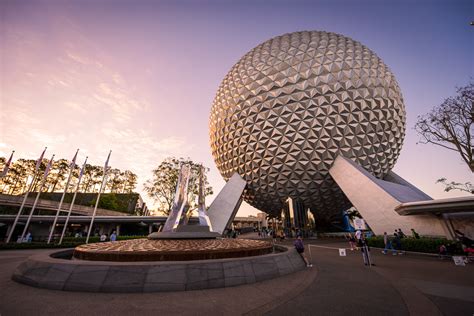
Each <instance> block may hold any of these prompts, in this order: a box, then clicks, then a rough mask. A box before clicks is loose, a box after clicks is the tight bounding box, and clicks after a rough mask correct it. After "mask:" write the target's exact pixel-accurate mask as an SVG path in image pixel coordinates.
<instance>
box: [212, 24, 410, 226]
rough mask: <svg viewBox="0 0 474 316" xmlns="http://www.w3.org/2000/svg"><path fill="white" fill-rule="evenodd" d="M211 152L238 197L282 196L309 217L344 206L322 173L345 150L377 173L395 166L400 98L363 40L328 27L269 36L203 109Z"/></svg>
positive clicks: (271, 208) (271, 203) (275, 207)
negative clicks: (207, 111) (235, 181)
mask: <svg viewBox="0 0 474 316" xmlns="http://www.w3.org/2000/svg"><path fill="white" fill-rule="evenodd" d="M209 125H210V143H211V149H212V155H213V157H214V160H215V162H216V165H217V168H218V169H219V171H220V173H221V174H222V176H223V177H224V178H225V179H226V180H227V179H228V178H230V177H231V176H232V175H233V173H234V172H238V173H239V174H240V175H241V176H242V177H243V178H244V179H245V180H246V181H247V189H246V192H245V195H244V199H245V200H246V201H247V202H248V203H249V204H251V205H253V206H254V207H256V208H258V209H260V210H262V211H264V212H267V213H274V214H279V213H280V211H281V209H282V207H283V205H284V203H285V201H286V199H287V198H288V197H292V198H294V199H295V198H296V199H300V200H301V201H303V203H304V205H305V206H306V207H309V208H311V210H312V211H313V213H314V214H315V216H316V218H318V216H319V217H321V216H322V217H325V218H326V219H327V220H331V217H333V216H334V215H336V214H337V215H340V212H341V211H342V210H343V209H344V208H347V207H348V206H350V203H349V201H348V200H347V198H346V197H345V196H344V194H343V193H342V191H341V190H340V188H339V187H338V186H337V184H336V183H335V182H334V181H333V180H332V178H331V176H330V175H329V172H328V171H329V169H330V167H331V165H332V164H333V162H334V160H335V158H336V157H337V156H338V155H339V154H342V155H343V156H345V157H347V158H350V159H352V160H354V161H356V162H357V163H358V164H359V165H361V166H362V167H364V168H365V169H366V170H368V171H369V172H371V173H372V174H373V175H375V176H376V177H378V178H382V177H384V176H385V175H386V174H387V173H388V172H389V171H390V170H391V169H392V167H393V166H394V164H395V162H396V160H397V158H398V155H399V153H400V149H401V147H402V143H403V138H404V136H405V107H404V104H403V98H402V95H401V92H400V88H399V87H398V84H397V82H396V80H395V77H394V75H393V74H392V73H391V72H390V70H389V68H388V67H387V66H386V65H385V64H384V63H383V62H382V60H381V59H380V58H379V57H377V55H375V53H374V52H372V51H371V50H370V49H368V48H367V47H365V46H364V45H362V44H361V43H359V42H356V41H354V40H352V39H350V38H348V37H345V36H342V35H339V34H335V33H328V32H319V31H311V32H295V33H290V34H285V35H282V36H277V37H275V38H272V39H270V40H268V41H266V42H264V43H262V44H260V45H258V46H257V47H255V48H254V49H252V50H251V51H250V52H248V53H247V54H245V55H244V56H243V57H242V58H241V59H240V60H239V61H238V62H237V63H236V64H235V65H234V66H233V67H232V69H231V70H230V71H229V73H228V74H227V75H226V76H225V78H224V80H223V81H222V83H221V85H220V87H219V90H218V91H217V94H216V97H215V99H214V102H213V105H212V110H211V116H210V124H209Z"/></svg>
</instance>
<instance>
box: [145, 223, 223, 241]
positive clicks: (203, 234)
mask: <svg viewBox="0 0 474 316" xmlns="http://www.w3.org/2000/svg"><path fill="white" fill-rule="evenodd" d="M217 237H221V234H219V233H216V232H211V231H210V229H209V226H201V225H180V226H178V227H177V229H176V231H175V232H156V233H151V234H150V235H148V239H216V238H217Z"/></svg>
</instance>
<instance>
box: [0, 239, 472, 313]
mask: <svg viewBox="0 0 474 316" xmlns="http://www.w3.org/2000/svg"><path fill="white" fill-rule="evenodd" d="M308 244H315V245H314V246H309V247H311V255H312V259H313V262H314V264H315V267H314V268H311V269H307V270H305V271H302V272H298V273H295V274H292V275H289V276H286V277H282V278H278V279H274V280H269V281H265V282H260V283H255V284H252V285H245V286H239V287H234V288H226V289H213V290H205V291H190V292H174V293H147V294H108V293H104V294H98V293H75V292H62V291H51V290H44V289H37V288H32V287H28V286H25V285H22V284H17V283H16V282H13V281H12V280H11V279H10V277H11V274H12V273H13V270H14V269H15V267H16V266H17V265H18V264H19V263H20V262H21V261H22V260H24V259H25V258H26V257H27V256H29V255H31V254H33V253H35V252H38V251H44V250H21V251H1V252H0V289H1V290H0V291H1V294H0V314H1V315H2V316H7V315H33V314H34V315H79V314H81V315H84V314H92V315H111V314H113V315H122V314H138V313H139V314H140V315H151V314H155V315H156V314H160V313H162V314H164V315H171V314H176V315H198V314H208V315H242V314H246V315H262V314H267V315H315V314H317V315H348V314H349V315H410V314H411V315H469V316H472V315H473V314H474V264H470V265H468V266H466V267H457V266H455V265H454V264H453V263H452V261H448V260H446V261H440V260H438V259H436V258H426V257H420V256H407V255H406V256H384V255H382V254H380V253H378V252H375V251H373V258H374V260H375V263H376V266H375V267H371V268H369V267H366V266H364V265H363V264H362V257H361V255H360V252H358V251H354V252H351V251H348V252H347V256H346V257H340V256H339V254H338V251H337V248H339V247H345V246H346V244H345V243H344V244H341V243H338V242H334V241H308V243H307V246H308ZM321 247H326V248H321ZM327 247H329V248H327ZM308 254H309V252H308Z"/></svg>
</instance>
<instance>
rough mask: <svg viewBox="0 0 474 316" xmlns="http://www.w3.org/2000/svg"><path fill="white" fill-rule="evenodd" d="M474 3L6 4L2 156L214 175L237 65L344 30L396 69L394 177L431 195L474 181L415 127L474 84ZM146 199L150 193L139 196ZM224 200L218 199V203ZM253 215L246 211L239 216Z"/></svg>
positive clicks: (145, 173) (1, 25)
mask: <svg viewBox="0 0 474 316" xmlns="http://www.w3.org/2000/svg"><path fill="white" fill-rule="evenodd" d="M473 6H474V5H473V2H472V1H469V0H467V1H452V0H451V1H447V0H446V1H424V0H422V1H395V0H393V1H379V0H378V1H353V0H345V1H338V0H336V1H329V0H328V1H258V0H257V1H151V0H150V1H139V0H133V1H132V0H118V1H113V0H107V1H105V0H98V1H97V0H94V1H93V0H85V1H78V0H76V1H61V0H55V1H28V0H24V1H7V0H2V1H0V19H1V21H0V156H4V157H5V156H9V154H10V152H11V150H13V149H14V150H16V153H15V158H16V159H17V158H32V159H36V158H38V156H39V154H40V153H41V151H42V149H43V148H44V146H48V152H47V154H46V157H50V155H51V154H53V153H55V154H56V157H58V158H68V159H71V158H72V156H73V155H74V153H75V150H76V148H80V149H81V151H80V154H79V160H78V161H79V162H82V161H83V159H84V158H85V156H86V155H88V156H89V162H90V163H93V164H98V165H102V164H103V163H104V161H105V158H106V156H107V154H108V151H109V149H111V150H112V151H113V152H112V156H111V159H110V164H111V165H112V166H113V167H117V168H120V169H130V170H132V171H133V172H135V173H137V174H138V176H139V179H138V182H139V185H138V189H139V190H138V191H139V192H142V187H143V186H142V184H143V183H144V182H145V181H146V180H147V179H149V178H150V177H151V170H152V169H153V168H154V167H156V166H157V165H158V164H159V163H160V162H161V161H162V160H163V159H164V158H166V157H168V156H177V157H190V158H191V159H192V160H194V161H197V162H202V163H204V165H206V166H207V167H209V168H210V169H211V171H210V175H209V179H210V182H211V185H212V186H213V187H214V191H215V192H218V191H219V190H220V189H221V188H222V186H223V185H224V181H223V180H222V178H221V176H220V174H219V172H218V171H217V168H216V167H215V164H214V161H213V159H212V156H211V152H210V146H209V137H208V123H209V113H210V108H211V104H212V100H213V98H214V95H215V93H216V91H217V88H218V86H219V84H220V82H221V80H222V79H223V78H224V76H225V74H226V73H227V72H228V71H229V70H230V68H231V67H232V66H233V65H234V64H235V63H236V62H237V61H238V60H239V58H240V57H241V56H243V55H244V54H245V53H246V52H248V51H249V50H250V49H252V48H253V47H255V46H257V45H258V44H260V43H262V42H264V41H266V40H268V39H270V38H271V37H274V36H277V35H281V34H284V33H289V32H294V31H302V30H324V31H330V32H336V33H341V34H343V35H346V36H349V37H351V38H353V39H354V40H357V41H360V42H362V43H363V44H364V45H366V46H368V47H369V48H370V49H372V50H373V51H374V52H375V53H376V54H377V55H378V56H380V57H381V58H382V60H383V61H384V62H385V63H386V64H387V65H388V66H389V67H390V68H391V70H392V72H393V73H394V74H395V77H396V78H397V80H398V83H399V85H400V87H401V90H402V93H403V97H404V100H405V106H406V110H407V136H406V139H405V143H404V147H403V150H402V152H401V155H400V158H399V160H398V162H397V164H396V166H395V168H394V171H395V172H396V173H398V174H399V175H400V176H402V177H403V178H405V179H406V180H408V181H410V182H412V183H413V184H415V185H416V186H418V187H419V188H421V189H422V190H423V191H425V192H426V193H427V194H429V195H431V196H432V197H434V198H446V197H452V196H459V195H462V193H460V192H456V191H455V192H450V193H446V192H443V187H442V186H441V185H440V184H436V183H435V182H436V180H437V179H439V178H441V177H446V178H448V179H449V180H455V181H459V182H463V181H471V182H473V181H474V177H473V174H472V173H471V172H470V171H469V168H468V167H467V166H466V165H465V164H464V163H463V161H462V160H461V158H460V156H459V155H458V154H457V153H455V152H450V151H447V150H445V149H442V148H439V147H436V146H434V145H422V144H418V145H417V144H416V143H417V141H418V139H419V138H418V136H417V135H416V133H415V132H414V130H413V126H414V123H415V121H416V117H417V116H418V115H420V114H423V113H426V112H428V111H429V110H430V109H431V108H432V107H433V106H435V105H438V104H440V103H441V102H442V101H443V100H444V99H445V98H446V97H449V96H451V95H454V94H455V87H456V86H462V85H465V84H466V83H467V82H468V81H469V80H470V78H474V64H473V63H474V57H473V56H474V37H473V36H474V27H473V26H470V25H469V23H470V20H471V19H473V17H474V8H473ZM142 196H145V194H142ZM213 198H214V196H212V197H210V198H208V200H207V203H208V204H210V202H211V201H212V199H213ZM255 212H256V211H255V210H254V209H252V208H251V207H250V206H248V205H244V206H243V207H242V208H241V210H240V211H239V216H246V215H248V214H253V213H255Z"/></svg>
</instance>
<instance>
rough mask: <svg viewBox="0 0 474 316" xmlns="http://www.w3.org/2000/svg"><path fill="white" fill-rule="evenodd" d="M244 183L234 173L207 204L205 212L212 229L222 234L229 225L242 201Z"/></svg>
mask: <svg viewBox="0 0 474 316" xmlns="http://www.w3.org/2000/svg"><path fill="white" fill-rule="evenodd" d="M246 184H247V183H246V182H245V180H244V179H242V177H241V176H240V175H239V174H238V173H234V175H233V176H232V177H231V178H230V179H229V181H227V183H226V184H225V185H224V187H223V188H222V190H221V191H220V192H219V194H218V195H217V197H216V198H215V199H214V201H213V202H212V204H211V206H209V210H208V212H207V213H208V215H209V219H210V220H211V223H212V230H213V231H215V232H218V233H219V234H223V233H224V232H225V230H226V229H228V228H229V227H230V224H231V223H232V221H233V220H234V217H235V215H236V214H237V211H238V210H239V207H240V204H241V203H242V193H243V192H244V189H245V186H246Z"/></svg>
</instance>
